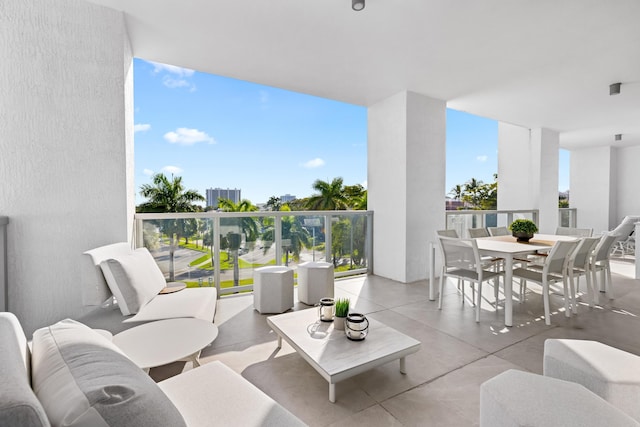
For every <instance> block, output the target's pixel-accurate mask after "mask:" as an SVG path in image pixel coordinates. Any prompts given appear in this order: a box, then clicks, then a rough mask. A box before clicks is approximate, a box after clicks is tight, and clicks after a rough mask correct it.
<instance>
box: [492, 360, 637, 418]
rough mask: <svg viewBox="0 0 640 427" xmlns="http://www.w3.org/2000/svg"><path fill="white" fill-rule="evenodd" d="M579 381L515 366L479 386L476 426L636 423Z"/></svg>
mask: <svg viewBox="0 0 640 427" xmlns="http://www.w3.org/2000/svg"><path fill="white" fill-rule="evenodd" d="M638 425H640V424H638V423H637V422H636V421H635V420H633V419H632V418H631V417H629V416H628V415H627V414H625V413H624V412H622V411H620V410H618V409H617V408H615V407H613V406H612V405H610V404H609V403H607V402H606V401H605V400H604V399H602V398H601V397H599V396H597V395H596V394H594V393H591V392H590V391H589V390H587V389H586V388H584V387H583V386H581V385H580V384H576V383H572V382H569V381H562V380H558V379H556V378H551V377H544V376H542V375H537V374H532V373H530V372H523V371H517V370H513V369H511V370H508V371H505V372H503V373H501V374H499V375H497V376H495V377H493V378H491V379H490V380H488V381H485V382H484V383H483V384H482V385H481V386H480V427H513V426H528V427H549V426H562V427H602V426H638Z"/></svg>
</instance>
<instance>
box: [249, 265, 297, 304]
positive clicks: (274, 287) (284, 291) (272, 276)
mask: <svg viewBox="0 0 640 427" xmlns="http://www.w3.org/2000/svg"><path fill="white" fill-rule="evenodd" d="M291 307H293V270H292V269H290V268H289V267H283V266H269V267H260V268H256V269H255V270H253V308H255V309H256V310H258V311H259V312H260V313H284V312H285V311H287V310H289V309H290V308H291Z"/></svg>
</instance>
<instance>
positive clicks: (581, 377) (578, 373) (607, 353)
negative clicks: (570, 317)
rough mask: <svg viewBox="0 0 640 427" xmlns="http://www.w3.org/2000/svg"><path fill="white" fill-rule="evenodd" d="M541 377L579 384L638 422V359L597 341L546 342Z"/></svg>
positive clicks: (639, 411) (639, 369) (639, 385)
mask: <svg viewBox="0 0 640 427" xmlns="http://www.w3.org/2000/svg"><path fill="white" fill-rule="evenodd" d="M544 375H546V376H549V377H554V378H559V379H562V380H566V381H573V382H575V383H578V384H582V385H583V386H585V387H586V388H588V389H589V390H591V391H592V392H594V393H596V394H597V395H598V396H600V397H602V398H603V399H604V400H606V401H607V402H609V403H611V404H612V405H613V406H615V407H616V408H618V409H620V410H622V411H624V412H625V413H627V414H628V415H630V416H631V417H633V418H635V419H636V420H638V421H640V357H638V356H636V355H635V354H631V353H627V352H626V351H622V350H619V349H617V348H614V347H610V346H608V345H606V344H602V343H600V342H597V341H584V340H567V339H548V340H546V341H545V342H544Z"/></svg>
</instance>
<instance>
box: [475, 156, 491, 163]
mask: <svg viewBox="0 0 640 427" xmlns="http://www.w3.org/2000/svg"><path fill="white" fill-rule="evenodd" d="M488 158H489V157H488V156H486V155H484V154H483V155H481V156H478V157H476V160H477V161H479V162H486V161H487V159H488Z"/></svg>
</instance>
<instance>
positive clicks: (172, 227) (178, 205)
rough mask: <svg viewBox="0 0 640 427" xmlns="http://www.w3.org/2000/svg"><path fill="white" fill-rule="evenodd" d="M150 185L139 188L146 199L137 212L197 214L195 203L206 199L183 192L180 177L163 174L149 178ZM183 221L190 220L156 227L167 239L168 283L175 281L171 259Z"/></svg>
mask: <svg viewBox="0 0 640 427" xmlns="http://www.w3.org/2000/svg"><path fill="white" fill-rule="evenodd" d="M151 182H152V184H143V185H142V186H141V187H140V194H141V195H142V197H145V198H146V199H148V200H147V201H146V202H144V203H141V204H140V205H138V208H137V211H138V212H197V211H199V210H201V208H200V206H198V205H196V204H194V203H195V202H199V201H205V200H206V199H205V198H204V197H203V196H202V195H201V194H200V193H198V192H197V191H195V190H185V188H184V185H183V184H182V177H181V176H173V175H171V179H169V178H167V177H166V176H165V175H164V174H163V173H159V174H156V175H154V176H153V177H152V178H151ZM185 221H192V220H179V219H173V220H160V221H159V222H158V226H159V227H160V230H161V231H162V233H163V234H166V235H167V237H168V238H169V281H170V282H173V281H174V280H175V272H174V266H173V257H174V253H175V248H176V246H177V242H178V241H179V239H180V236H181V235H182V234H184V233H185V228H189V227H185Z"/></svg>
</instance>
